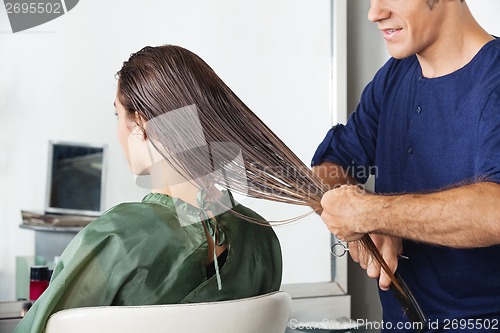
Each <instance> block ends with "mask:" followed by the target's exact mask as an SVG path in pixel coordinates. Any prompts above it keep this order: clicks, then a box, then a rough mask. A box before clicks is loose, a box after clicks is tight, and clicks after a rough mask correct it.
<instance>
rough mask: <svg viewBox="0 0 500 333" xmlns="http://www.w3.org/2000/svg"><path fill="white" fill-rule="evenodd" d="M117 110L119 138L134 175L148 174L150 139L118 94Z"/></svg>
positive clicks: (116, 99) (116, 100)
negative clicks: (126, 108)
mask: <svg viewBox="0 0 500 333" xmlns="http://www.w3.org/2000/svg"><path fill="white" fill-rule="evenodd" d="M114 106H115V110H116V116H117V118H118V125H117V127H118V128H117V130H118V140H119V141H120V144H121V146H122V149H123V153H124V154H125V158H126V159H127V162H128V164H129V168H130V171H131V172H132V173H133V174H134V175H144V174H148V172H149V171H148V168H149V166H150V165H151V161H149V158H148V153H147V152H148V147H147V146H148V140H147V139H146V138H145V135H144V132H143V131H142V128H141V127H140V126H139V125H138V124H137V123H136V121H135V120H134V119H131V117H130V116H129V115H128V112H127V111H126V110H125V108H124V106H123V105H122V103H121V102H120V100H119V98H118V96H117V97H116V98H115V103H114Z"/></svg>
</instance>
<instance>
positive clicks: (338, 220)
mask: <svg viewBox="0 0 500 333" xmlns="http://www.w3.org/2000/svg"><path fill="white" fill-rule="evenodd" d="M375 197H376V195H373V194H369V193H368V192H366V191H365V190H363V189H361V188H360V187H358V186H355V185H342V186H340V187H338V188H335V189H333V190H330V191H328V192H326V193H325V194H324V195H323V198H322V199H321V206H322V207H323V212H322V213H321V219H323V222H325V224H326V226H327V228H328V230H330V232H331V233H332V234H334V235H335V236H336V237H337V238H338V239H340V240H343V241H346V242H353V241H357V240H358V239H360V238H361V237H363V235H365V234H367V233H369V232H370V230H368V229H367V227H366V226H369V225H370V220H371V219H372V217H373V211H370V205H369V202H370V200H371V198H375Z"/></svg>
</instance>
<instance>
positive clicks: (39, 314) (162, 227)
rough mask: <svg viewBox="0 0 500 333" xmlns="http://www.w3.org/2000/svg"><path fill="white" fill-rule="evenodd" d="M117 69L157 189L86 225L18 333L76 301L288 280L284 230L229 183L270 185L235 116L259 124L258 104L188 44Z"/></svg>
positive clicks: (135, 157) (125, 132)
mask: <svg viewBox="0 0 500 333" xmlns="http://www.w3.org/2000/svg"><path fill="white" fill-rule="evenodd" d="M117 76H118V90H117V94H116V99H115V109H116V114H117V117H118V136H119V140H120V143H121V145H122V148H123V150H124V154H125V156H126V158H127V160H128V162H129V166H130V169H131V171H132V173H133V174H135V175H138V176H139V175H150V177H149V178H150V182H151V184H150V187H151V193H150V194H148V195H147V196H146V197H145V198H144V199H143V200H142V202H138V203H122V204H119V205H117V206H115V207H113V208H111V209H110V210H108V211H107V212H105V213H104V214H103V215H102V216H101V217H99V218H98V219H96V220H95V221H93V222H92V223H90V224H89V225H88V226H87V227H85V228H84V229H83V230H82V231H81V232H80V233H78V235H77V236H76V237H75V238H74V239H73V240H72V242H71V243H70V244H69V245H68V247H67V248H66V250H65V251H64V253H63V254H62V256H61V260H60V261H59V263H58V264H57V266H56V267H55V269H54V273H53V277H52V280H51V283H50V285H49V287H48V289H47V290H46V291H45V292H44V293H43V295H42V296H41V297H40V298H39V299H38V300H37V301H35V303H34V304H33V306H32V308H31V309H30V310H29V311H28V312H27V314H26V316H25V317H24V318H23V320H22V321H21V322H20V324H19V325H18V327H17V328H16V330H15V332H16V333H20V332H33V333H37V332H42V331H43V330H44V327H45V324H46V322H47V320H48V317H49V316H50V315H51V314H52V313H54V312H57V311H59V310H62V309H67V308H75V307H84V306H103V305H148V304H173V303H192V302H202V301H203V302H205V301H220V300H229V299H237V298H245V297H250V296H255V295H259V294H264V293H268V292H271V291H276V290H278V289H279V287H280V283H281V270H282V261H281V260H282V259H281V250H280V245H279V242H278V239H277V237H276V235H275V233H274V232H273V229H272V228H270V227H269V225H267V224H266V223H265V221H264V219H263V218H262V217H260V216H259V215H257V214H256V213H255V212H253V211H252V210H250V209H248V208H246V207H244V206H242V205H240V204H238V203H236V202H235V201H234V199H233V197H232V195H231V192H230V191H229V189H232V186H233V185H234V187H235V189H236V190H237V191H239V192H243V193H244V194H245V193H249V192H250V194H251V193H253V191H255V189H257V190H258V189H260V188H261V185H259V183H258V179H259V177H260V176H259V175H258V174H255V172H252V173H251V174H249V173H248V172H247V170H245V169H244V168H241V166H245V165H246V166H251V164H252V163H253V162H255V160H254V159H253V155H254V154H255V155H259V156H262V152H261V151H260V149H259V147H251V148H250V150H249V149H248V145H247V147H246V148H245V147H241V146H240V145H244V142H245V140H246V139H247V138H246V136H247V134H246V132H247V131H246V130H245V129H244V127H243V128H242V129H241V130H236V131H234V130H229V129H230V128H232V126H233V125H234V122H235V119H237V121H236V123H238V124H237V125H238V126H240V125H241V126H255V121H254V120H252V119H248V117H249V116H250V117H254V115H253V114H252V113H251V111H250V110H248V108H246V106H245V105H244V104H243V103H242V102H241V101H240V100H239V99H238V98H237V97H236V96H235V95H234V93H233V92H232V91H231V90H230V89H229V88H228V87H227V86H226V85H225V84H224V83H223V82H222V81H221V79H220V78H219V77H218V76H217V75H216V74H215V73H214V71H213V70H212V69H211V68H210V67H209V66H208V65H207V64H206V63H205V62H204V61H203V60H201V59H200V58H199V57H198V56H196V55H195V54H193V53H192V52H190V51H188V50H186V49H183V48H181V47H177V46H160V47H146V48H144V49H142V50H140V51H139V52H137V53H135V54H133V55H132V56H131V57H130V59H129V60H128V61H126V62H124V64H123V67H122V69H121V70H120V71H119V72H118V73H117ZM253 131H254V132H255V130H253ZM254 164H255V165H257V164H256V163H254ZM255 165H253V166H252V167H255ZM138 179H142V178H138ZM245 184H248V188H246V187H245Z"/></svg>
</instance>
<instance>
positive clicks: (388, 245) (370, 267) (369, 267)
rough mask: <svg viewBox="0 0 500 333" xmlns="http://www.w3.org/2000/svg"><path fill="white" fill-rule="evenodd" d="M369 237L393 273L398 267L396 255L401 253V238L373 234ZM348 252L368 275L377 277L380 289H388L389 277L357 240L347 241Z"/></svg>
mask: <svg viewBox="0 0 500 333" xmlns="http://www.w3.org/2000/svg"><path fill="white" fill-rule="evenodd" d="M370 238H371V239H372V240H373V242H374V243H375V245H376V246H377V248H378V250H379V252H380V253H381V254H382V257H383V258H384V260H385V262H386V263H387V265H388V266H389V268H390V269H391V271H392V272H393V273H394V272H395V271H396V269H397V268H398V256H399V255H401V253H403V242H402V241H401V238H397V237H392V236H384V235H373V234H372V235H370ZM349 254H350V255H351V257H352V259H353V260H354V261H355V262H357V263H359V265H360V266H361V268H363V269H365V270H366V273H367V274H368V276H369V277H371V278H373V279H379V280H378V285H379V287H380V289H382V290H388V289H389V287H390V285H391V279H390V278H389V276H388V275H387V274H385V272H384V270H383V269H382V268H381V267H380V265H379V264H378V263H377V262H376V261H374V260H373V257H372V256H371V255H370V254H369V253H368V252H367V251H366V250H365V248H364V247H363V246H362V245H361V244H360V242H359V241H356V242H352V243H349Z"/></svg>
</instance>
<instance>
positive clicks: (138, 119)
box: [134, 111, 148, 140]
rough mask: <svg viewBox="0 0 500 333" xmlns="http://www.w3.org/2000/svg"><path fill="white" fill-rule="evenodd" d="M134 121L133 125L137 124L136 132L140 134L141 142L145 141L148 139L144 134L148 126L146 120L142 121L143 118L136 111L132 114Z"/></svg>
mask: <svg viewBox="0 0 500 333" xmlns="http://www.w3.org/2000/svg"><path fill="white" fill-rule="evenodd" d="M134 120H135V123H136V124H137V126H136V127H137V130H140V131H141V132H142V136H143V138H142V139H143V140H147V138H148V135H147V134H146V133H147V126H148V122H147V121H146V119H144V117H143V116H142V115H141V114H140V113H139V112H137V111H135V112H134Z"/></svg>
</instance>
